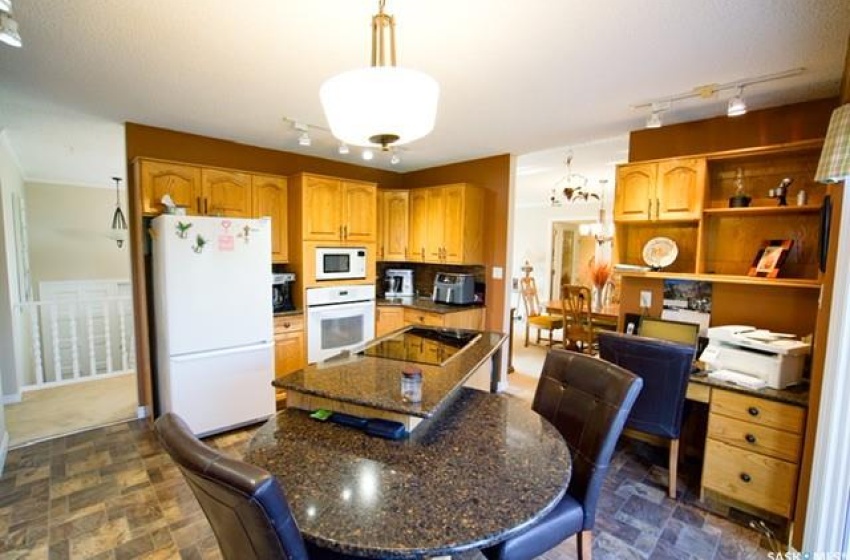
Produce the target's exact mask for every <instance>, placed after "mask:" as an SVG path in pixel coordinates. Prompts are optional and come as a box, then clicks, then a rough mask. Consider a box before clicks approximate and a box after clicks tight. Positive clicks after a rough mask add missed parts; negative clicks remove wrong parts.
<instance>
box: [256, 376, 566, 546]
mask: <svg viewBox="0 0 850 560" xmlns="http://www.w3.org/2000/svg"><path fill="white" fill-rule="evenodd" d="M245 460H246V461H247V462H249V463H252V464H254V465H258V466H260V467H262V468H264V469H266V470H268V471H270V472H271V473H273V474H274V475H275V476H277V477H278V479H279V480H280V481H281V483H282V485H283V488H284V490H285V491H286V497H287V501H288V502H289V505H290V508H291V509H292V513H293V515H294V516H295V520H296V522H297V524H298V528H299V529H300V531H301V533H302V534H303V535H304V536H305V538H307V539H308V540H311V541H313V542H315V543H317V544H319V545H321V546H324V547H327V548H331V549H334V550H337V551H341V552H344V553H356V554H358V555H364V556H368V557H372V558H394V559H399V558H421V557H423V556H441V555H447V554H455V553H457V552H462V551H465V550H470V549H473V548H479V547H482V546H487V545H490V544H495V543H496V542H499V541H501V540H503V539H505V538H508V537H510V536H512V535H513V534H515V533H518V532H519V531H521V530H523V529H524V528H525V527H527V526H528V525H529V524H531V523H533V522H534V521H536V520H537V519H539V518H541V517H543V516H544V515H545V514H546V513H548V512H549V511H550V510H551V508H552V507H554V505H555V504H556V503H557V501H558V500H559V499H560V498H561V496H563V493H564V492H565V491H566V487H567V484H568V483H569V479H570V474H571V470H572V462H571V459H570V453H569V449H568V447H567V445H566V443H565V442H564V439H563V438H562V437H561V435H560V434H559V433H558V431H557V430H556V429H555V428H554V427H553V426H552V425H551V424H550V423H549V422H547V421H546V420H545V419H543V418H542V417H541V416H539V415H538V414H536V413H535V412H533V411H532V410H531V409H530V408H529V406H528V403H526V402H524V401H522V400H520V399H518V398H516V397H513V396H510V395H502V394H491V393H484V392H481V391H477V390H474V389H469V388H465V387H463V388H460V389H459V390H458V392H457V398H456V399H454V400H453V401H452V403H451V405H449V406H448V407H447V408H446V409H445V410H444V411H443V412H442V413H441V414H440V415H439V416H437V417H436V418H434V419H431V420H427V421H425V422H423V423H422V425H421V426H420V428H418V429H417V431H416V432H413V433H412V434H411V436H410V437H409V438H408V439H404V440H395V441H393V440H386V439H381V438H376V437H370V436H368V435H366V434H365V433H363V432H361V431H359V430H356V429H353V428H348V427H344V426H340V425H336V424H332V423H330V422H319V421H317V420H312V419H310V417H309V416H308V413H307V412H305V411H301V410H295V409H286V410H283V411H281V412H279V413H278V414H277V415H276V416H273V417H272V418H271V419H270V420H269V421H268V422H267V423H266V424H265V425H264V426H262V427H261V428H260V429H259V430H258V431H257V433H256V434H255V435H254V437H253V439H252V440H251V442H250V444H249V446H248V451H247V453H246V455H245Z"/></svg>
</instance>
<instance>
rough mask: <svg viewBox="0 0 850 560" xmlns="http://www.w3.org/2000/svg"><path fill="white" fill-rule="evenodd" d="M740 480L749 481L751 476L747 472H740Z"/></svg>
mask: <svg viewBox="0 0 850 560" xmlns="http://www.w3.org/2000/svg"><path fill="white" fill-rule="evenodd" d="M741 480H743V481H744V482H749V481H751V480H752V477H750V475H748V474H747V473H745V472H742V473H741Z"/></svg>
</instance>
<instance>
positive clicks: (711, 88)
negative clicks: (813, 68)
mask: <svg viewBox="0 0 850 560" xmlns="http://www.w3.org/2000/svg"><path fill="white" fill-rule="evenodd" d="M804 70H805V68H792V69H791V70H785V71H783V72H776V73H775V74H765V75H763V76H756V77H753V78H743V79H741V80H735V81H734V82H727V83H725V84H706V85H702V86H697V87H695V88H694V89H692V90H691V91H686V92H684V93H677V94H675V95H668V96H665V97H662V98H661V99H655V100H649V101H643V102H641V103H636V104H635V105H632V108H633V109H643V108H651V110H652V113H651V114H650V116H649V117H648V118H647V120H646V127H647V128H658V127H660V126H661V112H663V111H666V110H667V109H669V108H670V104H671V103H673V102H674V101H682V100H685V99H692V98H696V97H699V98H702V99H711V98H714V97H715V96H716V95H717V93H718V92H720V91H725V90H731V89H734V90H736V93H735V95H734V96H733V97H732V98H731V99H729V102H728V104H727V106H726V114H727V115H728V116H730V117H737V116H739V115H743V114H744V113H746V112H747V104H746V103H745V102H744V98H743V90H744V87H745V86H749V85H752V84H761V83H764V82H772V81H773V80H781V79H783V78H791V77H793V76H798V75H800V74H802V73H803V71H804ZM659 105H666V107H665V108H664V109H662V110H661V111H659V110H657V107H658V106H659Z"/></svg>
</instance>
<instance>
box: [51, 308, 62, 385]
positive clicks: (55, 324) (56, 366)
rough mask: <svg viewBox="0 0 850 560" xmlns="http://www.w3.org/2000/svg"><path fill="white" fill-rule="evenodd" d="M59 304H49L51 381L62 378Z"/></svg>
mask: <svg viewBox="0 0 850 560" xmlns="http://www.w3.org/2000/svg"><path fill="white" fill-rule="evenodd" d="M58 314H59V304H58V303H51V304H50V333H51V335H52V337H53V377H54V378H55V379H53V381H59V380H60V379H62V357H61V356H60V352H59V317H58Z"/></svg>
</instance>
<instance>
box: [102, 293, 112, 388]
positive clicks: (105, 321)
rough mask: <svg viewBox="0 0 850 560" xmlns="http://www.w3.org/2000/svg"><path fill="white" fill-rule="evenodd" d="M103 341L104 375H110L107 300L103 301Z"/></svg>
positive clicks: (110, 355) (110, 349) (110, 358)
mask: <svg viewBox="0 0 850 560" xmlns="http://www.w3.org/2000/svg"><path fill="white" fill-rule="evenodd" d="M102 309H103V341H104V343H105V344H106V373H112V372H113V371H115V368H113V366H112V336H111V332H110V328H109V300H104V301H103V305H102Z"/></svg>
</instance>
